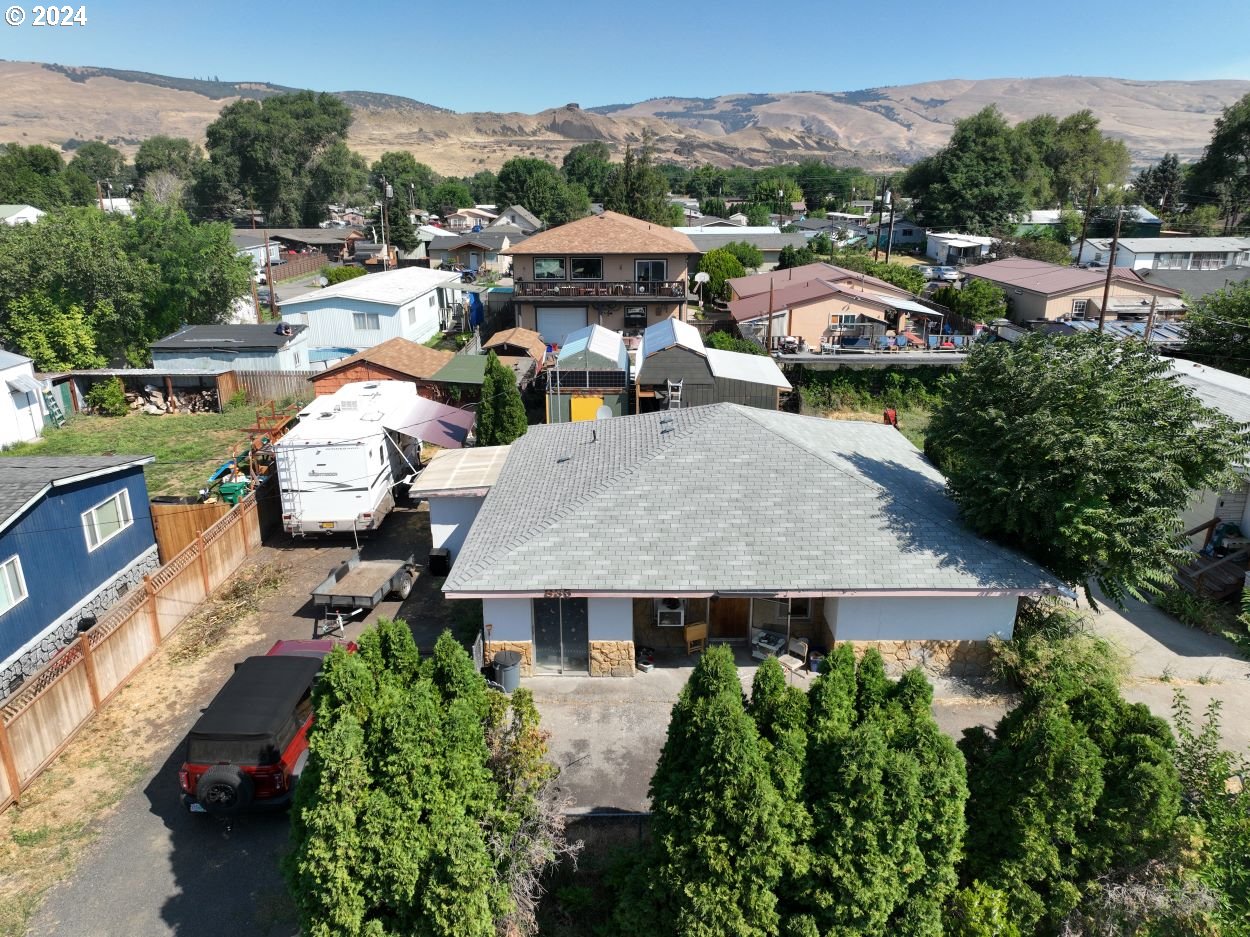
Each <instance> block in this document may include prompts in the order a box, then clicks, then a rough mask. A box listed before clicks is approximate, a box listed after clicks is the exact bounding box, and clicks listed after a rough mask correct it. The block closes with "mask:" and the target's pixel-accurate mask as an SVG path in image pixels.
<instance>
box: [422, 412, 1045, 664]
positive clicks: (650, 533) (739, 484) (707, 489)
mask: <svg viewBox="0 0 1250 937" xmlns="http://www.w3.org/2000/svg"><path fill="white" fill-rule="evenodd" d="M709 480H712V481H711V483H710V482H709ZM475 515H476V516H475V518H474V520H473V521H472V524H471V527H470V528H469V531H468V534H467V536H464V538H463V544H462V545H461V546H460V547H459V549H458V551H457V557H456V560H455V564H454V565H453V566H452V569H451V574H450V576H449V577H448V578H447V580H446V582H445V584H444V587H443V588H444V594H445V595H446V596H447V598H449V599H453V600H454V599H480V600H481V602H482V607H483V613H484V619H483V623H484V628H485V632H486V642H487V650H488V652H490V653H493V652H496V651H499V650H513V651H517V652H519V653H520V654H521V658H522V673H523V674H524V673H533V672H545V673H551V672H555V673H586V672H589V673H591V674H592V675H608V674H611V675H619V676H632V675H633V672H634V660H635V657H634V654H635V651H634V649H635V647H636V646H644V647H651V648H661V647H665V646H669V647H682V648H683V650H684V628H685V626H686V625H688V624H692V623H696V622H698V623H706V624H707V625H708V629H709V638H710V640H712V641H723V642H728V643H739V644H742V645H747V644H750V645H751V646H752V648H753V649H754V648H755V647H758V646H759V642H760V641H761V640H762V639H765V638H767V637H768V636H769V635H775V634H777V633H780V632H786V633H788V634H789V635H790V636H803V637H806V638H808V639H809V640H810V641H811V642H812V643H813V644H815V645H821V646H825V647H830V646H832V645H833V644H834V643H835V642H842V641H852V642H876V643H884V644H894V645H896V646H897V645H903V646H904V647H905V648H906V647H907V646H908V645H909V643H911V644H914V643H916V642H928V643H929V645H930V646H931V645H932V643H933V642H944V643H948V644H949V643H952V642H953V643H961V644H968V645H977V646H978V649H979V650H984V648H983V645H981V642H984V641H985V640H986V639H988V638H989V637H990V636H991V635H1001V636H1003V637H1009V636H1010V635H1011V634H1012V630H1013V628H1014V623H1015V617H1016V611H1017V605H1018V602H1019V599H1020V597H1021V596H1038V595H1046V594H1057V593H1060V592H1061V591H1063V586H1062V584H1061V583H1060V582H1059V581H1058V580H1056V579H1055V578H1054V577H1053V576H1051V575H1050V574H1049V573H1047V572H1046V571H1045V570H1043V569H1042V568H1041V567H1039V566H1037V565H1036V564H1034V563H1032V562H1031V561H1029V560H1027V559H1025V558H1024V557H1023V556H1021V555H1019V554H1017V553H1015V552H1013V551H1011V550H1009V549H1006V548H1004V547H1001V546H999V545H997V544H994V543H991V542H989V541H987V540H985V539H983V538H981V537H979V536H977V535H976V534H974V533H972V532H971V531H970V530H968V529H967V528H965V527H964V526H963V525H962V523H961V522H960V520H959V517H958V512H957V509H956V507H955V505H954V503H953V502H951V501H950V500H949V499H948V498H947V496H946V493H945V480H944V479H943V478H942V476H941V474H939V473H938V471H937V470H936V469H935V468H934V467H933V466H932V465H931V464H930V463H929V462H928V461H927V460H926V459H925V458H924V455H923V454H922V453H921V452H920V451H919V450H918V449H916V447H915V446H913V445H912V444H911V443H910V442H908V441H907V439H906V438H905V437H904V436H902V435H901V434H900V433H899V432H898V431H897V430H895V429H894V428H893V427H890V426H887V425H885V424H880V423H856V422H849V421H833V420H826V419H822V418H817V417H806V416H797V415H794V414H789V413H778V412H773V411H769V410H761V409H757V408H749V407H743V406H739V405H737V404H728V403H720V404H714V405H711V406H706V407H690V408H684V409H680V410H665V411H658V412H655V413H648V414H641V415H637V416H624V417H616V418H612V419H603V420H594V421H587V422H576V423H558V424H551V425H546V426H531V427H530V428H529V429H528V431H527V432H526V434H525V435H524V436H522V437H521V438H520V439H518V440H517V441H516V442H514V443H512V445H511V446H510V447H509V451H508V453H507V458H506V460H505V461H504V464H503V467H502V469H501V470H500V471H499V473H498V477H497V478H496V479H495V481H494V483H493V484H492V485H491V487H490V491H489V493H488V494H486V496H485V498H484V500H483V501H482V503H481V505H480V507H479V508H478V509H477V510H476V512H475ZM457 536H459V534H457ZM896 650H897V647H896ZM909 653H910V651H909Z"/></svg>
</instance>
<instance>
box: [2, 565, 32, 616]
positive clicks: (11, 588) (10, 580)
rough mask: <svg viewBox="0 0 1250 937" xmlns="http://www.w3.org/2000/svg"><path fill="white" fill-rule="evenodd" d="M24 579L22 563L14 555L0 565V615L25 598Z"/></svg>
mask: <svg viewBox="0 0 1250 937" xmlns="http://www.w3.org/2000/svg"><path fill="white" fill-rule="evenodd" d="M26 595H27V593H26V577H25V576H23V575H22V561H21V559H19V558H18V557H17V556H16V555H13V556H10V557H9V558H8V559H7V560H5V561H4V562H3V563H0V615H3V614H4V613H5V612H7V611H8V610H9V609H11V608H12V607H13V606H15V605H17V604H18V603H19V602H21V601H22V599H24V598H26Z"/></svg>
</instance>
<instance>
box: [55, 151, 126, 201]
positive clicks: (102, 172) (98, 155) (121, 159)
mask: <svg viewBox="0 0 1250 937" xmlns="http://www.w3.org/2000/svg"><path fill="white" fill-rule="evenodd" d="M69 165H70V168H71V169H77V170H78V171H79V172H81V173H82V174H83V175H85V176H86V177H87V178H88V179H95V180H97V181H99V182H103V181H105V180H109V181H111V182H112V183H113V188H114V189H120V188H122V187H123V186H124V185H125V184H126V181H127V171H126V157H125V156H123V155H122V153H121V151H120V150H115V149H114V148H113V147H111V146H109V145H108V144H107V143H101V142H100V141H98V140H92V141H90V142H88V143H84V144H83V145H82V146H80V147H79V148H78V149H77V150H75V151H74V158H73V159H72V160H71V161H70V164H69Z"/></svg>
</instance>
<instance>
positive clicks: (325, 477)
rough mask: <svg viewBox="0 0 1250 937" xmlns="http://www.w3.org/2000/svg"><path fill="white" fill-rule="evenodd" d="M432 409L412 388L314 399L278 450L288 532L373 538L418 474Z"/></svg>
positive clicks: (370, 388) (385, 384) (382, 386)
mask: <svg viewBox="0 0 1250 937" xmlns="http://www.w3.org/2000/svg"><path fill="white" fill-rule="evenodd" d="M427 403H428V401H423V400H422V399H421V398H420V397H418V395H417V388H416V385H415V384H411V383H409V382H407V381H369V382H361V383H356V384H346V385H344V386H343V387H341V388H339V389H338V390H337V391H335V392H334V393H333V394H328V395H326V396H323V397H317V398H316V399H314V400H313V402H312V403H310V404H309V405H308V406H307V407H306V408H305V409H304V410H303V411H301V412H300V415H299V416H300V420H299V424H298V425H297V426H296V427H295V428H294V429H293V430H291V432H289V433H287V434H286V435H285V436H283V437H282V438H281V439H280V440H279V441H278V442H276V443H275V444H274V453H275V456H276V467H277V471H278V487H279V490H280V492H281V498H282V526H283V528H284V529H285V530H286V531H287V532H288V533H290V534H293V535H295V536H297V537H299V536H304V535H306V534H310V533H345V532H351V533H354V534H356V533H362V532H366V531H371V530H376V529H377V528H378V527H379V526H380V525H381V523H382V521H383V520H385V518H386V515H387V514H388V513H390V511H391V509H392V508H393V507H394V506H395V489H396V488H397V487H398V486H400V485H406V484H408V483H410V482H411V481H412V479H413V478H414V477H415V476H416V473H417V471H418V470H419V468H420V464H421V460H420V449H421V439H420V436H421V432H420V430H421V424H422V419H421V413H422V408H423V406H425V404H427Z"/></svg>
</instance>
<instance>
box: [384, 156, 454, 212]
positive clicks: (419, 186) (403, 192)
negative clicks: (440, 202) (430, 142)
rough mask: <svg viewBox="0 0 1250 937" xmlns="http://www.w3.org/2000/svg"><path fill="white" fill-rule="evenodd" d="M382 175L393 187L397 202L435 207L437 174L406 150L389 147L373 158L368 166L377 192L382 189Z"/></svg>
mask: <svg viewBox="0 0 1250 937" xmlns="http://www.w3.org/2000/svg"><path fill="white" fill-rule="evenodd" d="M382 179H386V181H387V182H389V183H390V184H391V186H393V187H394V190H395V199H396V201H397V202H399V203H402V204H403V205H408V206H412V207H416V208H430V209H433V206H434V200H433V198H432V196H433V194H434V187H435V186H436V185H438V181H439V180H438V175H437V174H436V173H435V172H434V170H433V169H431V168H430V167H429V166H427V165H425V163H418V162H417V160H416V157H414V156H413V155H412V154H411V153H409V152H408V151H407V150H388V151H387V152H385V153H383V154H382V155H381V156H379V157H378V158H377V160H375V161H374V163H373V165H372V166H370V167H369V185H370V186H372V187H373V190H374V191H375V192H377V191H381V185H382ZM434 210H437V209H434Z"/></svg>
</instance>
